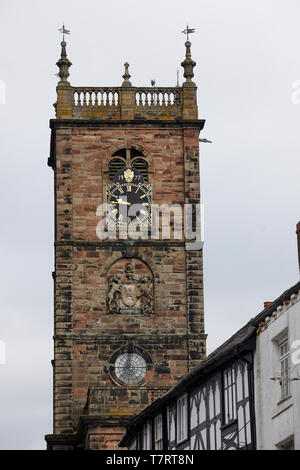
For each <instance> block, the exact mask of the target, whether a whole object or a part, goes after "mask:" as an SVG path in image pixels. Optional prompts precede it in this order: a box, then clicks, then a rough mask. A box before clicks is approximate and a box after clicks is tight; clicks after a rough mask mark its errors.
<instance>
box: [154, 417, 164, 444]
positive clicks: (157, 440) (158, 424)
mask: <svg viewBox="0 0 300 470" xmlns="http://www.w3.org/2000/svg"><path fill="white" fill-rule="evenodd" d="M162 436H163V435H162V415H158V416H156V418H154V449H156V450H162V448H163V437H162Z"/></svg>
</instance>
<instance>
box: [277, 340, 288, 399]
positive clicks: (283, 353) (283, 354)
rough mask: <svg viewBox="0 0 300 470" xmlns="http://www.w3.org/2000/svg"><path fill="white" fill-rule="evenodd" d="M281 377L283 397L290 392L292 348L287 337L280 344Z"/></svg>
mask: <svg viewBox="0 0 300 470" xmlns="http://www.w3.org/2000/svg"><path fill="white" fill-rule="evenodd" d="M279 360H280V377H281V398H285V397H287V396H288V395H289V394H290V381H289V379H290V350H289V342H288V340H287V339H286V340H285V341H283V342H282V343H280V344H279Z"/></svg>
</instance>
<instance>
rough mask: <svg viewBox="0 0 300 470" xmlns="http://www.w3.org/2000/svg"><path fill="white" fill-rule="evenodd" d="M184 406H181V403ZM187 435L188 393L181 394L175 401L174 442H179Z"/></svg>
mask: <svg viewBox="0 0 300 470" xmlns="http://www.w3.org/2000/svg"><path fill="white" fill-rule="evenodd" d="M182 403H184V404H185V406H184V407H182V406H181V404H182ZM188 435H189V406H188V394H187V393H185V394H184V395H181V396H180V397H179V398H178V399H177V401H176V443H177V444H181V443H182V442H184V441H186V440H187V439H188Z"/></svg>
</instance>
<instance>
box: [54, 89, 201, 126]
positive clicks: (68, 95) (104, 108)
mask: <svg viewBox="0 0 300 470" xmlns="http://www.w3.org/2000/svg"><path fill="white" fill-rule="evenodd" d="M186 91H189V92H193V93H194V94H195V89H194V90H184V88H182V87H179V86H177V87H132V86H130V87H72V86H63V87H58V93H57V98H58V99H57V103H56V105H55V106H56V117H57V118H58V119H60V118H62V119H64V118H68V119H70V118H71V119H103V120H134V119H142V120H145V119H146V120H156V119H158V120H164V119H167V120H175V119H181V118H183V116H184V114H185V112H184V107H185V103H184V98H185V92H186ZM193 104H194V103H193ZM189 105H190V103H188V106H189ZM193 117H196V116H193Z"/></svg>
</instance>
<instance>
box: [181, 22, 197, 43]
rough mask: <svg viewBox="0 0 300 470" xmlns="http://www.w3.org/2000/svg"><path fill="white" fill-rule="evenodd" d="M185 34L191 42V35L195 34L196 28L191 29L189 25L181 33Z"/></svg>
mask: <svg viewBox="0 0 300 470" xmlns="http://www.w3.org/2000/svg"><path fill="white" fill-rule="evenodd" d="M181 32H182V33H183V34H186V40H187V41H188V40H189V34H192V33H194V32H195V28H189V25H187V26H186V28H185V29H184V30H183V31H181Z"/></svg>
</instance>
